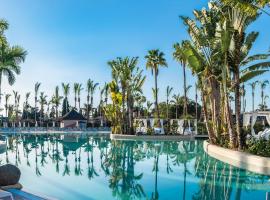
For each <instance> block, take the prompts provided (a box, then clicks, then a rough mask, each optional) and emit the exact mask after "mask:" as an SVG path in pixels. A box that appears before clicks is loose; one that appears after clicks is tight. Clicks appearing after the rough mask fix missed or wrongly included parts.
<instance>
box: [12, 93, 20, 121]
mask: <svg viewBox="0 0 270 200" xmlns="http://www.w3.org/2000/svg"><path fill="white" fill-rule="evenodd" d="M12 92H13V95H14V110H15V115H16V120H17V118H18V96H19V93H18V92H17V91H15V90H13V91H12Z"/></svg>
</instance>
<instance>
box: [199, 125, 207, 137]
mask: <svg viewBox="0 0 270 200" xmlns="http://www.w3.org/2000/svg"><path fill="white" fill-rule="evenodd" d="M197 130H198V135H207V129H206V124H205V123H204V122H198V123H197Z"/></svg>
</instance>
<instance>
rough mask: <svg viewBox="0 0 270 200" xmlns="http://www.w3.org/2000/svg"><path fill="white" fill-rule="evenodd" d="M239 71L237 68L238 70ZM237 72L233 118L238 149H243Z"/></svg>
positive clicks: (236, 75)
mask: <svg viewBox="0 0 270 200" xmlns="http://www.w3.org/2000/svg"><path fill="white" fill-rule="evenodd" d="M238 69H239V68H238ZM238 72H239V71H237V73H235V118H236V133H237V140H238V145H239V146H238V148H239V149H242V148H243V145H244V144H243V142H244V141H243V136H242V131H241V128H240V126H241V124H240V112H241V111H240V109H241V101H240V77H239V73H238Z"/></svg>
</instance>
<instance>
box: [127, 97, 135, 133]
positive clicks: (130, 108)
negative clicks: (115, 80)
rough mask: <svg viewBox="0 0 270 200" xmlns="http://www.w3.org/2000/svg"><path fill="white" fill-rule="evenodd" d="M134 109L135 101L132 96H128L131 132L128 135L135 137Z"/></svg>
mask: <svg viewBox="0 0 270 200" xmlns="http://www.w3.org/2000/svg"><path fill="white" fill-rule="evenodd" d="M133 107H134V101H133V98H132V96H131V95H130V94H129V95H128V118H129V132H128V134H131V135H134V128H133Z"/></svg>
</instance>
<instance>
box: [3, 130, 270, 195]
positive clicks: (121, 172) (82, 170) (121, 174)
mask: <svg viewBox="0 0 270 200" xmlns="http://www.w3.org/2000/svg"><path fill="white" fill-rule="evenodd" d="M6 146H7V150H6V151H5V152H4V153H2V154H0V159H1V164H4V163H13V164H15V165H17V166H18V167H19V168H20V167H21V168H25V167H27V168H29V169H31V172H32V174H31V175H32V176H36V177H38V178H39V179H40V180H45V179H48V177H50V179H51V180H50V181H55V180H54V179H53V177H54V176H55V174H58V175H60V177H63V178H64V177H72V178H73V179H78V178H79V177H82V178H84V177H85V178H86V179H87V180H88V181H90V182H95V181H97V182H102V184H103V185H105V187H106V191H107V190H108V191H110V194H111V196H110V197H108V199H166V197H167V196H168V195H173V198H175V199H183V200H184V199H194V200H197V199H198V200H199V199H217V200H219V199H220V200H221V199H222V200H223V199H225V200H226V199H237V200H238V199H244V198H245V199H246V195H247V194H248V195H249V197H250V198H251V197H254V196H252V195H257V192H260V194H261V196H264V197H265V194H266V191H268V190H269V188H270V186H269V182H268V180H269V177H267V176H262V175H257V174H254V173H251V172H248V171H245V170H241V169H238V168H235V167H232V166H230V165H228V164H224V163H222V162H220V161H218V160H216V159H213V158H211V157H209V156H207V155H206V154H205V153H204V151H203V144H202V141H179V142H160V141H159V142H143V141H119V140H113V141H111V140H110V139H108V138H102V137H96V138H95V137H84V138H79V137H76V136H64V137H63V136H34V135H29V136H26V135H24V136H16V137H14V136H12V137H8V138H7V141H6ZM141 166H144V167H143V168H142V167H141ZM147 166H150V167H151V168H148V167H147ZM48 167H51V168H52V169H53V171H52V172H50V173H51V174H47V173H49V172H47V171H46V170H44V169H46V168H48ZM179 172H181V174H179ZM22 173H24V171H22ZM149 174H150V175H149ZM164 177H165V178H164ZM168 179H169V182H168V181H167V180H168ZM166 181H167V182H166ZM165 182H166V183H165ZM84 183H85V182H84ZM64 184H65V183H63V185H62V186H59V187H63V188H65V185H64ZM66 184H67V186H69V184H72V183H71V182H69V183H66ZM165 184H168V185H165ZM168 187H169V188H172V189H171V191H167V189H166V188H168ZM164 188H165V189H164ZM82 190H86V191H87V187H85V188H82ZM104 190H105V189H104ZM74 192H75V193H76V191H74ZM101 192H102V191H101ZM253 193H254V194H253ZM50 195H53V194H50ZM56 195H57V194H56Z"/></svg>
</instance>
